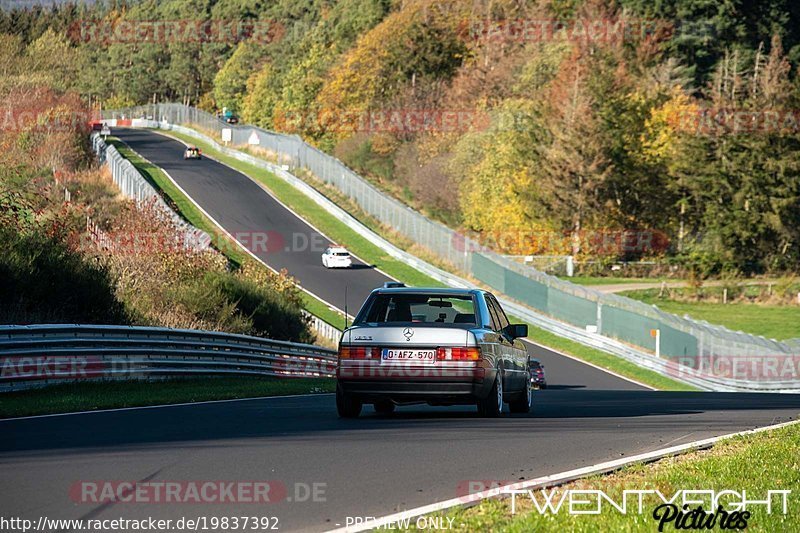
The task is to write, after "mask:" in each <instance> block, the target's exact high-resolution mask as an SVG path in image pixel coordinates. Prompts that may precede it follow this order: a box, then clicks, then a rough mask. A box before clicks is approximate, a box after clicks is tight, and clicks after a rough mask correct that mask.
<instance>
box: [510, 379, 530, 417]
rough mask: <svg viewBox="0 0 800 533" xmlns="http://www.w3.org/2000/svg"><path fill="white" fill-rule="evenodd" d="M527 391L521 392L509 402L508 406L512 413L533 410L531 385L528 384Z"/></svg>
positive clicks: (523, 412)
mask: <svg viewBox="0 0 800 533" xmlns="http://www.w3.org/2000/svg"><path fill="white" fill-rule="evenodd" d="M525 388H526V389H528V390H527V391H525V392H523V393H520V394H518V395H517V397H516V398H514V399H513V400H512V401H511V402H509V403H508V408H509V410H510V411H511V412H512V413H522V414H525V413H530V412H531V404H532V403H533V393H532V392H531V386H530V384H528V386H527V387H525Z"/></svg>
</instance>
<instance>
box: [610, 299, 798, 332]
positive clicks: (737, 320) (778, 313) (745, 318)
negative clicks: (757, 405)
mask: <svg viewBox="0 0 800 533" xmlns="http://www.w3.org/2000/svg"><path fill="white" fill-rule="evenodd" d="M658 293H659V290H658V289H647V290H639V291H626V292H623V293H620V294H621V295H622V296H627V297H628V298H633V299H636V300H639V301H642V302H644V303H647V304H655V305H657V306H658V308H659V309H661V310H662V311H666V312H667V313H673V314H676V315H680V316H683V315H689V316H691V317H692V318H694V319H699V320H706V321H708V322H710V323H712V324H719V325H721V326H725V327H726V328H730V329H733V330H738V331H744V332H747V333H752V334H754V335H763V336H764V337H768V338H771V339H791V338H795V337H800V306H798V305H762V304H756V303H748V302H732V303H726V304H723V303H713V302H685V301H676V300H670V299H668V298H660V297H659V296H658Z"/></svg>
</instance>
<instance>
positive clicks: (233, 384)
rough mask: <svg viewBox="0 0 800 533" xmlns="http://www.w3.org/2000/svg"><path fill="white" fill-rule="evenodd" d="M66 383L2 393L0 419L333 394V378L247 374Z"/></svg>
mask: <svg viewBox="0 0 800 533" xmlns="http://www.w3.org/2000/svg"><path fill="white" fill-rule="evenodd" d="M160 385H162V386H158V387H156V386H154V384H153V383H152V382H145V381H107V382H102V383H90V382H87V383H69V384H62V385H52V386H49V387H45V388H42V389H32V390H27V391H19V392H7V393H3V401H2V402H0V418H11V417H17V416H32V415H40V414H51V413H69V412H74V411H92V410H96V409H116V408H120V407H141V406H145V405H162V404H173V403H191V402H199V401H207V400H230V399H236V398H257V397H260V396H284V395H291V394H308V393H318V392H320V393H321V392H333V391H334V390H335V382H334V380H333V379H325V378H308V379H305V378H303V379H274V378H259V377H251V376H239V377H225V378H217V377H206V378H192V379H170V380H165V381H162V382H160Z"/></svg>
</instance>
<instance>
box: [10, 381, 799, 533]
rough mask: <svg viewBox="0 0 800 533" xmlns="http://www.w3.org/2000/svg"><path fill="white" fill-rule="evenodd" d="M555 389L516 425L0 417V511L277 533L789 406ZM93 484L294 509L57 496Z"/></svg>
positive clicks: (216, 411)
mask: <svg viewBox="0 0 800 533" xmlns="http://www.w3.org/2000/svg"><path fill="white" fill-rule="evenodd" d="M554 385H555V387H554V389H557V388H558V386H559V385H561V383H560V382H557V383H554ZM584 385H585V386H587V388H591V386H590V384H584ZM564 386H565V387H566V388H565V389H564V390H546V391H541V392H538V393H536V394H535V408H534V411H533V412H532V413H531V414H530V415H524V416H522V415H513V416H511V415H507V416H506V417H503V418H500V419H483V418H478V417H477V416H476V415H475V410H474V409H471V408H466V407H451V408H447V407H438V408H431V407H417V406H410V407H402V408H400V409H399V410H398V412H397V413H396V414H395V415H394V416H393V417H389V418H385V417H380V416H378V415H376V414H375V413H374V411H373V410H372V408H371V407H368V408H365V413H364V414H363V415H362V417H361V418H359V419H356V420H340V419H338V418H337V416H336V409H335V406H334V398H333V395H330V394H324V395H318V396H305V397H295V398H274V399H260V400H249V401H248V400H243V401H234V402H224V403H210V404H200V405H194V406H175V407H162V408H155V409H133V410H124V411H112V412H107V413H103V412H100V413H87V414H78V415H70V416H55V417H46V418H33V419H23V420H9V421H0V482H2V486H3V496H2V498H0V500H1V501H2V502H1V503H0V516H20V517H25V518H31V519H33V520H37V519H38V517H39V516H47V517H49V518H63V519H66V518H81V517H83V518H97V519H103V518H109V519H110V518H118V517H123V518H146V517H149V516H152V517H154V518H160V519H168V518H171V519H174V520H177V519H179V518H181V517H183V516H186V517H198V516H206V517H211V516H217V517H221V516H234V515H237V516H244V515H246V516H276V517H278V518H279V526H280V530H281V531H298V530H309V531H320V530H326V529H331V528H334V527H337V524H341V525H343V524H345V523H346V522H345V521H346V519H347V517H348V516H380V515H385V514H388V513H391V512H393V511H396V510H403V509H407V508H413V507H417V506H420V505H424V504H427V503H432V502H434V501H440V500H443V499H449V498H453V497H456V496H458V495H461V494H463V492H460V491H461V490H463V487H465V486H466V485H465V483H467V482H468V481H469V480H512V481H514V480H519V479H523V478H525V479H529V478H533V477H537V476H541V475H546V474H553V473H557V472H562V471H565V470H569V469H572V468H577V467H581V466H589V465H591V464H595V463H598V462H602V461H607V460H611V459H618V458H620V457H622V456H625V455H632V454H636V453H642V452H646V451H651V450H655V449H658V448H662V447H666V446H669V445H675V444H680V443H683V442H689V441H693V440H697V439H701V438H705V437H709V436H712V435H718V434H725V433H730V432H734V431H738V430H742V429H747V428H753V427H756V426H760V425H767V424H771V423H775V422H780V421H785V420H788V419H790V418H792V417H794V416H795V414H796V413H797V411H798V408H800V397H798V396H793V395H765V394H727V393H685V392H650V391H603V390H573V389H572V386H573V384H572V383H567V384H564ZM104 480H109V481H113V482H119V481H126V480H127V481H149V482H153V483H154V482H160V481H164V482H171V481H184V482H185V481H194V482H197V483H200V482H204V481H215V482H216V481H254V480H259V481H269V482H271V483H272V484H273V486H282V487H285V488H286V489H287V491H288V496H289V497H290V498H292V499H295V500H296V499H298V497H297V496H293V493H294V492H295V491H297V494H298V495H299V499H300V500H303V501H291V502H288V501H282V502H280V503H270V504H253V503H234V504H231V503H226V504H220V503H210V504H199V503H193V502H192V503H182V504H176V503H173V504H169V505H167V504H150V503H110V504H109V503H106V504H99V503H75V502H74V501H73V499H72V498H71V497H70V488H71V487H73V486H75V484H76V483H77V482H80V481H91V482H102V481H104ZM313 484H317V485H316V487H317V489H318V490H317V500H318V501H307V500H305V495H306V490H305V487H312V486H314V485H313ZM297 487H300V488H297ZM687 488H689V487H687ZM695 488H697V487H695ZM73 491H74V489H73ZM74 494H75V493H74V492H73V495H74ZM77 499H78V501H79V502H80V501H81V500H80V497H77Z"/></svg>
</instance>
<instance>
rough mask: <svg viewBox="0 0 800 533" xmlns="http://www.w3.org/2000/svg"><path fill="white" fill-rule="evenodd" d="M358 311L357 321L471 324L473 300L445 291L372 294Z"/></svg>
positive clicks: (473, 308) (472, 319)
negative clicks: (440, 292)
mask: <svg viewBox="0 0 800 533" xmlns="http://www.w3.org/2000/svg"><path fill="white" fill-rule="evenodd" d="M367 305H368V307H367V308H366V309H364V310H363V311H362V312H361V313H359V316H358V319H357V321H358V322H361V323H372V324H391V323H405V322H413V323H420V324H432V325H433V324H467V325H475V324H477V321H476V319H475V302H474V301H473V299H472V296H469V295H465V296H454V295H449V294H443V295H438V294H407V293H400V294H376V295H374V296H373V298H372V299H371V301H370V302H369V303H368V304H367Z"/></svg>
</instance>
